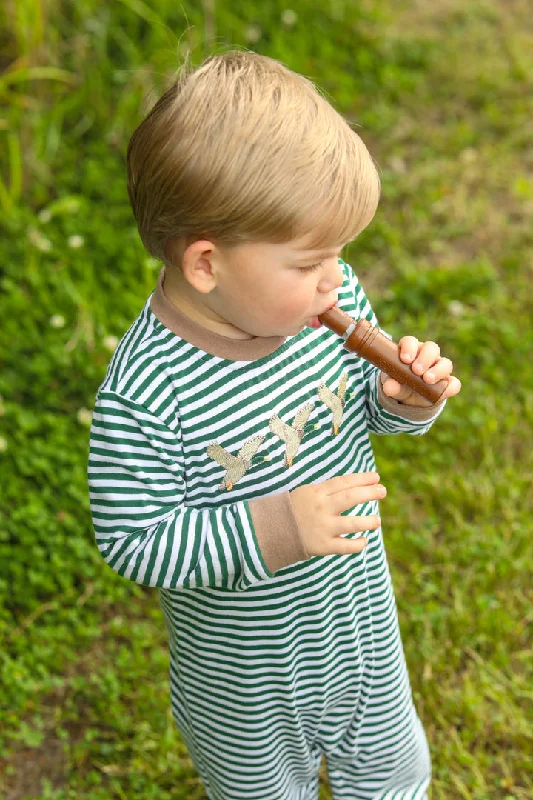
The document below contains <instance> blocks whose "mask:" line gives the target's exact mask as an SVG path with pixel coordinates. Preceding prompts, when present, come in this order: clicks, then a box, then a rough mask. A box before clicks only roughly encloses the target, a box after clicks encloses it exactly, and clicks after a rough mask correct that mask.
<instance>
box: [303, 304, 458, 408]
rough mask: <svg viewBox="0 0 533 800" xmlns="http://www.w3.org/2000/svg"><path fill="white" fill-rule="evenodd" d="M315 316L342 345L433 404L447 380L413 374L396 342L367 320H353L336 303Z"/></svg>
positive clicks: (443, 389)
mask: <svg viewBox="0 0 533 800" xmlns="http://www.w3.org/2000/svg"><path fill="white" fill-rule="evenodd" d="M318 318H319V320H320V321H321V322H322V323H323V324H324V325H326V327H328V328H330V329H331V330H332V331H334V332H335V333H338V334H339V336H341V337H342V338H343V339H344V346H345V347H346V348H347V350H350V351H351V352H352V353H357V355H359V356H361V358H364V359H366V361H370V363H371V364H374V366H375V367H378V368H379V369H381V370H383V372H386V373H387V375H389V376H390V377H391V378H394V380H396V381H398V382H399V383H403V384H405V386H408V387H409V388H410V389H412V390H413V392H416V393H417V394H419V395H420V396H421V397H423V398H425V399H426V400H429V402H430V403H432V404H435V403H437V402H438V401H439V400H440V398H441V396H442V395H443V393H444V392H445V391H446V387H447V386H448V382H447V381H445V380H442V381H438V382H437V383H426V382H425V380H424V379H423V378H422V377H421V376H420V375H416V374H415V373H414V372H413V370H412V369H411V365H410V364H405V363H404V362H403V361H402V360H401V359H400V356H399V352H400V351H399V348H398V345H397V344H396V342H393V341H392V340H391V339H389V338H387V336H385V334H384V333H382V331H380V330H379V328H376V327H375V325H372V324H371V323H370V322H368V320H366V319H360V320H357V321H356V320H354V319H352V317H350V316H349V315H348V314H346V312H345V311H341V309H340V308H337V307H336V306H334V307H333V308H330V309H329V310H328V311H325V312H324V313H323V314H320V316H319V317H318Z"/></svg>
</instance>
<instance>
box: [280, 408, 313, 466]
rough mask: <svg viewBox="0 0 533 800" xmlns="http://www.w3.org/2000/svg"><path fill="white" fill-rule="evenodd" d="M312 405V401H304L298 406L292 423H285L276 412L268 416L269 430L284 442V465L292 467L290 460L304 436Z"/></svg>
mask: <svg viewBox="0 0 533 800" xmlns="http://www.w3.org/2000/svg"><path fill="white" fill-rule="evenodd" d="M314 405H315V404H314V403H306V404H305V405H303V406H301V408H299V409H298V411H297V412H296V416H295V418H294V422H293V423H292V425H287V423H286V422H283V420H281V419H280V418H279V417H278V415H277V414H274V415H273V416H272V417H270V422H269V426H270V430H271V431H272V433H274V434H275V435H276V436H277V437H278V438H280V439H281V441H282V442H285V459H284V461H283V466H284V467H287V466H289V467H292V462H293V460H294V457H295V456H296V453H297V452H298V450H299V448H300V444H301V442H302V439H303V436H304V426H305V423H306V422H307V420H308V419H309V415H310V414H311V411H312V410H313V408H314Z"/></svg>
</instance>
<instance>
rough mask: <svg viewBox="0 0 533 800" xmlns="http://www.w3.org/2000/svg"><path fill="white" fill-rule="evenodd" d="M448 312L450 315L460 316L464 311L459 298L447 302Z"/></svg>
mask: <svg viewBox="0 0 533 800" xmlns="http://www.w3.org/2000/svg"><path fill="white" fill-rule="evenodd" d="M448 312H449V313H450V314H451V315H452V317H462V316H463V314H464V313H465V307H464V305H463V303H461V301H460V300H451V301H450V302H449V303H448Z"/></svg>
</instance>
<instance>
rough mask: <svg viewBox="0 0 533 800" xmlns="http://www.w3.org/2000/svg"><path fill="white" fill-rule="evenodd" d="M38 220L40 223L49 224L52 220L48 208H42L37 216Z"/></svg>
mask: <svg viewBox="0 0 533 800" xmlns="http://www.w3.org/2000/svg"><path fill="white" fill-rule="evenodd" d="M38 217H39V219H40V220H41V222H50V220H51V219H52V212H51V211H50V209H49V208H42V209H41V210H40V211H39V214H38Z"/></svg>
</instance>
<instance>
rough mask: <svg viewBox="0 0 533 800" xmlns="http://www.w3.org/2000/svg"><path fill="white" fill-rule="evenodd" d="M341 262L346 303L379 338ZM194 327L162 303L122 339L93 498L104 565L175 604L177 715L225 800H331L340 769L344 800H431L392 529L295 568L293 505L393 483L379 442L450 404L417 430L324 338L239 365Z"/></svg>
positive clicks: (292, 341) (101, 423)
mask: <svg viewBox="0 0 533 800" xmlns="http://www.w3.org/2000/svg"><path fill="white" fill-rule="evenodd" d="M341 264H342V267H343V272H344V283H343V286H342V288H341V289H340V291H339V306H340V307H341V308H343V309H344V310H345V311H346V312H347V313H349V314H351V315H352V316H353V317H355V318H360V317H365V318H367V319H369V320H371V321H372V322H374V323H376V320H375V317H374V314H373V312H372V309H371V307H370V305H369V303H368V300H367V298H366V297H365V294H364V292H363V290H362V288H361V286H360V284H359V283H358V281H357V278H356V277H355V276H354V275H353V273H352V270H351V269H350V267H349V266H348V265H347V264H345V263H344V262H341ZM179 324H180V323H179V315H178V316H177V320H176V323H175V326H172V327H173V330H171V329H170V328H169V327H168V326H167V325H163V324H162V322H160V321H159V319H158V318H157V317H156V315H155V314H154V312H153V310H152V307H151V303H150V300H149V301H147V303H146V305H145V307H144V309H143V310H142V312H141V314H140V315H139V317H138V318H137V320H136V321H135V322H134V324H133V325H132V326H131V328H130V329H129V331H128V332H127V333H126V334H125V336H124V337H123V339H122V341H121V342H120V344H119V346H118V348H117V350H116V352H115V354H114V357H113V359H112V361H111V363H110V365H109V369H108V372H107V375H106V377H105V380H104V382H103V384H102V386H101V387H100V389H99V392H98V396H97V399H96V405H95V410H94V415H93V423H92V428H91V443H90V457H89V485H90V493H91V509H92V515H93V522H94V528H95V533H96V539H97V544H98V547H99V549H100V552H101V554H102V556H103V557H104V559H105V560H106V562H107V563H108V564H109V565H110V566H111V567H112V568H113V569H114V570H116V571H117V572H118V573H119V574H120V575H122V576H124V577H125V578H129V579H131V580H133V581H136V582H138V583H141V584H145V585H147V586H153V587H158V588H159V589H160V590H161V602H162V608H163V611H164V614H165V618H166V622H167V626H168V631H169V640H170V654H171V695H172V706H173V711H174V715H175V719H176V723H177V725H178V727H179V729H180V731H181V733H182V736H183V738H184V741H185V742H186V744H187V746H188V748H189V751H190V753H191V757H192V758H193V760H194V762H195V764H196V767H197V769H198V772H199V774H200V776H201V777H202V779H203V781H204V784H205V787H206V791H207V794H208V796H209V798H212V799H213V800H237V799H238V798H239V799H240V798H249V799H250V800H278V799H279V800H311V799H313V800H316V798H317V797H318V788H317V787H318V784H317V769H318V764H319V762H320V758H321V756H322V754H325V756H326V760H327V765H328V773H329V778H330V782H331V785H332V790H333V793H334V798H335V800H339V798H365V800H366V799H367V798H368V799H370V798H372V799H373V800H378V798H379V800H385V799H386V800H393V798H394V800H422V798H424V797H425V796H426V790H427V786H428V783H429V769H430V768H429V757H428V752H427V745H426V742H425V737H424V733H423V730H422V727H421V725H420V722H419V720H418V717H417V715H416V713H415V710H414V708H413V704H412V700H411V693H410V688H409V681H408V677H407V672H406V668H405V661H404V656H403V651H402V645H401V642H400V638H399V632H398V623H397V616H396V608H395V603H394V597H393V592H392V587H391V582H390V576H389V571H388V567H387V563H386V557H385V552H384V548H383V540H382V534H381V530H376V531H366V532H365V536H366V538H368V540H369V544H368V546H367V547H366V548H365V550H364V551H363V552H362V553H360V554H355V555H349V556H324V557H314V558H306V557H305V556H304V555H303V554H302V555H301V556H300V558H298V560H295V555H297V554H298V553H302V549H301V543H298V541H297V538H298V537H297V535H295V530H294V518H291V516H290V500H289V499H288V498H289V494H288V493H289V492H290V491H291V490H293V489H294V488H296V487H297V486H300V485H302V484H305V483H317V482H321V481H324V480H327V479H328V478H331V477H334V476H337V475H344V474H349V473H354V472H361V471H370V470H373V469H375V462H374V456H373V453H372V447H371V443H370V438H369V434H370V433H372V432H373V433H378V434H384V433H401V432H406V433H411V434H415V435H419V434H423V433H425V432H426V431H427V430H428V428H429V427H430V425H431V424H432V422H433V420H434V419H435V418H436V417H437V416H438V414H439V413H440V411H441V410H442V406H440V407H439V409H438V410H437V411H436V412H435V411H431V412H430V413H432V414H433V416H432V417H430V416H429V415H428V414H427V413H425V412H423V413H421V414H420V415H419V417H420V418H419V419H418V418H417V419H414V418H412V419H406V418H404V417H403V416H400V414H404V413H406V412H404V411H403V410H402V408H401V406H397V404H395V403H394V401H390V400H385V398H384V396H383V395H382V393H381V392H380V391H379V390H378V371H377V370H376V369H375V368H374V367H373V366H372V365H370V364H368V363H367V362H365V361H363V360H361V359H360V358H359V357H358V356H356V355H355V354H353V353H349V352H348V351H347V350H346V349H345V348H343V347H342V341H341V340H340V339H339V337H338V336H336V334H334V333H332V332H331V331H329V330H327V329H325V328H321V329H318V330H314V329H311V328H305V329H304V330H303V331H301V332H300V333H299V334H297V335H296V336H292V337H288V338H286V339H285V340H284V341H282V342H281V344H280V346H279V347H277V348H276V349H275V350H273V352H271V353H269V354H268V355H266V356H264V357H260V358H256V359H250V360H242V359H240V360H235V359H231V358H227V357H221V356H219V355H214V354H212V353H210V352H206V350H204V349H200V348H199V347H197V346H196V345H194V344H192V343H191V342H190V341H188V340H187V339H186V338H184V337H182V336H180V335H179V333H177V332H176V330H179ZM214 352H216V347H215V348H214ZM347 513H350V514H363V515H364V514H367V515H370V514H374V513H378V504H377V502H376V503H374V502H372V503H366V504H363V505H361V506H357V507H355V508H354V509H351V510H350V511H349V512H347ZM285 532H286V537H285ZM355 535H359V534H352V536H355ZM406 535H408V532H407V534H406ZM269 542H270V543H271V542H274V545H269ZM280 564H281V565H282V566H281V567H279V565H280ZM278 567H279V568H278Z"/></svg>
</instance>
